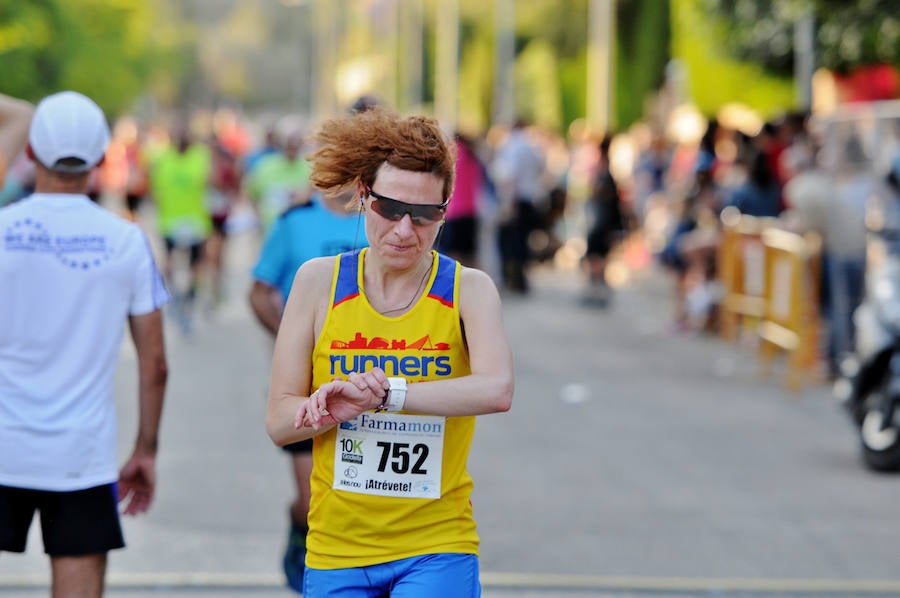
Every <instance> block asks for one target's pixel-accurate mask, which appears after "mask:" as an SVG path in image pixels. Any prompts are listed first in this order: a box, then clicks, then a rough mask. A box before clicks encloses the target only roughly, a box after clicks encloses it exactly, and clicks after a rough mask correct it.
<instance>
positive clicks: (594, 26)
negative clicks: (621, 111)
mask: <svg viewBox="0 0 900 598" xmlns="http://www.w3.org/2000/svg"><path fill="white" fill-rule="evenodd" d="M614 21H615V9H614V7H613V0H591V3H590V5H589V7H588V65H587V71H588V72H587V121H588V124H589V125H590V127H591V129H592V130H594V131H598V132H605V131H607V130H608V129H609V127H610V124H611V120H612V118H611V115H612V81H613V78H612V64H613V35H614V33H613V32H614V30H613V23H614Z"/></svg>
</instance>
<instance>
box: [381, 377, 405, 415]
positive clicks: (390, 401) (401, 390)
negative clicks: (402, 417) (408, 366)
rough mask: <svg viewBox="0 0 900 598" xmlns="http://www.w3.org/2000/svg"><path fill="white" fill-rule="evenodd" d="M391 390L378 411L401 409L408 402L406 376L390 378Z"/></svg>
mask: <svg viewBox="0 0 900 598" xmlns="http://www.w3.org/2000/svg"><path fill="white" fill-rule="evenodd" d="M388 384H390V386H391V387H390V390H388V392H387V394H386V395H384V400H383V401H382V402H381V405H379V406H378V409H376V411H400V410H401V409H403V405H404V404H405V403H406V378H388Z"/></svg>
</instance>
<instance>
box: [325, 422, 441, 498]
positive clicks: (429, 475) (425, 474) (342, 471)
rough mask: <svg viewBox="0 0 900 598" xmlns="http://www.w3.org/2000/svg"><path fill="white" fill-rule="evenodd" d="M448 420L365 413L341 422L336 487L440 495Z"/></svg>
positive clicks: (362, 491)
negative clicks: (445, 431) (445, 429)
mask: <svg viewBox="0 0 900 598" xmlns="http://www.w3.org/2000/svg"><path fill="white" fill-rule="evenodd" d="M445 426H446V418H443V417H439V416H430V415H406V414H399V413H374V412H366V413H362V414H360V415H359V416H358V417H356V418H354V419H352V420H350V421H347V422H344V423H342V424H341V425H340V426H338V430H337V435H336V439H335V447H334V484H333V487H334V488H335V489H337V490H345V491H347V492H357V493H359V494H373V495H377V496H396V497H402V498H440V497H441V464H442V463H443V451H444V427H445Z"/></svg>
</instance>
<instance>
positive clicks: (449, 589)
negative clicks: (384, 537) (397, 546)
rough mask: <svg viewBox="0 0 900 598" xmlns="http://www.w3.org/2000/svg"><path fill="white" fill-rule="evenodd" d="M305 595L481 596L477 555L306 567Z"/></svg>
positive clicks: (346, 597)
mask: <svg viewBox="0 0 900 598" xmlns="http://www.w3.org/2000/svg"><path fill="white" fill-rule="evenodd" d="M303 596H304V598H319V597H320V596H328V597H329V598H387V597H390V598H419V597H421V596H428V597H429V598H479V597H480V596H481V581H480V580H479V571H478V556H476V555H474V554H460V553H441V554H426V555H423V556H414V557H410V558H407V559H400V560H399V561H391V562H389V563H382V564H380V565H371V566H369V567H355V568H352V569H312V568H310V567H307V568H306V575H305V577H304V579H303Z"/></svg>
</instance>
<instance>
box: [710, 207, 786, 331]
mask: <svg viewBox="0 0 900 598" xmlns="http://www.w3.org/2000/svg"><path fill="white" fill-rule="evenodd" d="M721 220H722V238H721V243H720V245H719V256H718V263H719V265H718V271H719V282H720V284H721V285H722V291H723V295H722V303H721V306H720V327H719V332H720V335H721V336H722V338H723V339H725V340H729V341H731V340H735V339H736V338H738V335H739V332H740V331H741V330H745V331H749V332H755V331H756V329H757V327H758V326H759V323H760V322H761V321H762V318H763V316H765V306H766V298H765V290H766V281H765V251H764V248H763V243H762V233H763V230H764V229H765V228H766V227H769V226H771V225H773V224H774V223H775V222H777V221H776V220H775V219H774V218H755V217H753V216H747V215H742V214H741V213H740V212H738V211H737V209H735V208H726V209H725V210H723V211H722V215H721Z"/></svg>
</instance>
